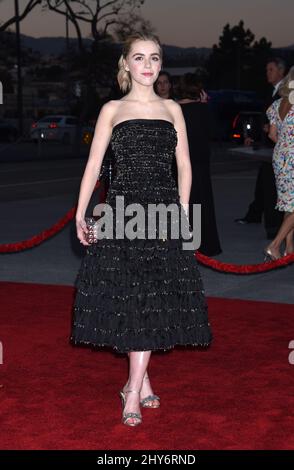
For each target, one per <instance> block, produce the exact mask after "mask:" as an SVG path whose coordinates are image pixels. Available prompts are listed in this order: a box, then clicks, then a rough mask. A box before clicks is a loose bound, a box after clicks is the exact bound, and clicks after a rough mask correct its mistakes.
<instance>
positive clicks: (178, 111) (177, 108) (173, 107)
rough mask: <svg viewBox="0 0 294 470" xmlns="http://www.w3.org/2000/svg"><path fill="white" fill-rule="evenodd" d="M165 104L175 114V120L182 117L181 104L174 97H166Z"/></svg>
mask: <svg viewBox="0 0 294 470" xmlns="http://www.w3.org/2000/svg"><path fill="white" fill-rule="evenodd" d="M165 104H166V106H167V109H168V110H169V112H170V113H171V115H172V116H173V118H174V120H175V121H177V120H178V119H179V118H181V117H182V115H183V113H182V108H181V106H180V105H179V104H178V103H177V102H176V101H175V100H173V99H168V100H167V99H166V100H165Z"/></svg>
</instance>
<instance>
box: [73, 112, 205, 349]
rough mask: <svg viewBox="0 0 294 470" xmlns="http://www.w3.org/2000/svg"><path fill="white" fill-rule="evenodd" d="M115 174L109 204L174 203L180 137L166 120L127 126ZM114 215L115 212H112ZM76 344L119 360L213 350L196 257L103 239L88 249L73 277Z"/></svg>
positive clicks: (172, 248) (166, 242) (119, 134)
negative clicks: (107, 351)
mask: <svg viewBox="0 0 294 470" xmlns="http://www.w3.org/2000/svg"><path fill="white" fill-rule="evenodd" d="M111 145H112V149H113V152H114V155H115V171H114V177H113V181H112V184H111V187H110V189H109V191H108V194H107V197H106V202H107V203H108V204H110V205H111V206H112V207H113V208H114V205H115V197H116V196H122V195H123V196H124V202H125V204H130V203H134V202H137V203H140V204H142V205H143V206H144V207H147V204H148V203H149V204H150V203H155V204H158V203H160V202H161V203H164V204H170V203H175V204H178V205H179V196H178V191H177V188H176V183H175V180H174V179H173V176H172V161H173V159H174V158H175V148H176V145H177V133H176V130H175V128H174V126H173V124H172V123H171V122H169V121H165V120H161V119H130V120H127V121H123V122H121V123H119V124H117V125H116V126H115V127H114V128H113V133H112V139H111ZM114 212H115V210H114ZM76 288H77V291H76V296H75V301H74V312H73V313H74V318H73V327H72V334H71V340H72V342H73V343H75V344H79V343H81V344H88V345H93V346H110V347H111V348H113V349H115V350H116V351H117V352H119V353H125V352H128V351H146V350H169V349H171V348H173V347H174V346H175V345H194V346H196V345H197V346H198V345H202V346H204V345H208V344H209V343H210V342H211V339H212V335H211V330H210V325H209V322H208V316H207V304H206V300H205V296H204V290H203V285H202V280H201V277H200V274H199V270H198V266H197V261H196V258H195V256H194V251H191V250H183V249H182V240H181V238H179V239H172V238H171V237H169V236H168V235H167V237H166V238H164V237H162V238H156V239H148V238H146V239H139V238H137V239H133V240H130V239H127V238H124V239H118V238H115V237H114V238H111V239H110V238H109V239H106V238H104V239H102V240H99V241H98V243H96V244H93V245H91V246H89V247H87V248H86V254H85V256H84V258H83V260H82V263H81V266H80V269H79V272H78V275H77V278H76Z"/></svg>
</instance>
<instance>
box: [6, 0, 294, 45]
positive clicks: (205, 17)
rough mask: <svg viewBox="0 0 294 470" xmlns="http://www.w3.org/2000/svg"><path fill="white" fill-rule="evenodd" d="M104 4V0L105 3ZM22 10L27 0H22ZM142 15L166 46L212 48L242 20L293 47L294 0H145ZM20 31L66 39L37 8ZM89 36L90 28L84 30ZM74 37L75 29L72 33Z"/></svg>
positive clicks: (59, 22)
mask: <svg viewBox="0 0 294 470" xmlns="http://www.w3.org/2000/svg"><path fill="white" fill-rule="evenodd" d="M104 2H105V0H104ZM19 3H20V7H21V9H22V8H23V6H25V5H26V3H27V0H19ZM13 5H14V1H12V0H2V2H0V18H1V21H5V20H6V19H7V18H8V17H9V15H11V14H12V13H13ZM142 13H143V14H144V17H145V18H146V19H149V20H150V21H151V23H152V24H153V26H154V27H155V28H156V32H157V34H158V35H159V37H160V39H161V41H162V42H163V43H164V44H170V45H176V46H185V47H188V46H196V47H203V46H206V47H211V46H212V44H214V43H216V42H218V38H219V36H220V34H221V32H222V29H223V26H224V25H225V24H226V23H230V25H234V24H237V23H238V22H239V20H240V19H243V20H244V22H245V27H247V28H249V29H251V31H252V32H253V33H254V34H255V36H256V38H257V39H260V38H261V37H262V36H265V37H266V38H267V39H268V40H270V41H272V43H273V46H274V47H279V46H287V45H290V44H294V33H293V30H294V28H293V19H294V0H279V1H277V0H246V1H237V0H218V1H217V0H145V5H144V6H143V7H142ZM21 31H22V33H24V34H28V35H31V36H35V37H40V36H63V35H64V34H65V26H64V19H63V17H61V15H57V14H53V13H50V12H42V11H41V9H40V8H39V7H38V8H36V9H35V10H34V11H33V12H32V13H31V15H30V17H28V18H27V19H25V20H24V21H23V22H22V24H21ZM83 32H84V34H85V36H86V35H87V34H88V30H87V27H85V28H84V30H83ZM70 35H71V36H74V30H73V29H72V30H71V34H70Z"/></svg>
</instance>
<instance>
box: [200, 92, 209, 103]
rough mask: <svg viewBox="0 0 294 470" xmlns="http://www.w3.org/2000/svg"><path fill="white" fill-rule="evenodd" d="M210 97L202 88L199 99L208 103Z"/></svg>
mask: <svg viewBox="0 0 294 470" xmlns="http://www.w3.org/2000/svg"><path fill="white" fill-rule="evenodd" d="M208 99H209V98H208V94H207V93H206V91H204V90H201V91H200V100H199V101H200V102H201V103H208Z"/></svg>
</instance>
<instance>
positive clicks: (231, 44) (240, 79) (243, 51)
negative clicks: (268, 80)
mask: <svg viewBox="0 0 294 470" xmlns="http://www.w3.org/2000/svg"><path fill="white" fill-rule="evenodd" d="M254 39H255V36H254V34H253V33H252V32H251V31H250V29H245V28H244V21H242V20H241V21H240V22H239V23H238V25H236V26H233V27H230V25H229V24H226V25H225V27H224V29H223V33H222V35H221V36H220V38H219V43H218V45H216V44H214V45H213V50H212V54H211V56H210V58H209V61H208V64H207V67H208V70H209V73H210V77H211V79H210V81H211V85H213V86H214V87H218V88H236V89H246V88H252V86H253V85H256V81H255V80H256V76H258V77H259V78H258V82H259V81H261V77H263V76H264V64H265V61H266V58H267V57H268V56H269V53H270V51H271V43H270V42H268V41H267V40H266V39H265V38H261V39H260V40H259V41H255V42H254Z"/></svg>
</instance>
